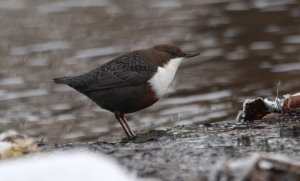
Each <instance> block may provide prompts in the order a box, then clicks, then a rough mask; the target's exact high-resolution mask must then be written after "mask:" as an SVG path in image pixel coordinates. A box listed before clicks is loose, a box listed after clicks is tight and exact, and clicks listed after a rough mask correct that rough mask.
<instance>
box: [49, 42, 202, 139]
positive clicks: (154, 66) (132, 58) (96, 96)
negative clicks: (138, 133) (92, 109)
mask: <svg viewBox="0 0 300 181" xmlns="http://www.w3.org/2000/svg"><path fill="white" fill-rule="evenodd" d="M199 54H200V53H185V52H183V51H182V50H181V49H179V48H178V47H176V46H172V45H156V46H154V47H152V48H148V49H143V50H136V51H133V52H129V53H126V54H124V55H121V56H120V57H118V58H116V59H113V60H111V61H109V62H107V63H105V64H104V65H102V66H100V67H98V68H96V69H94V70H92V71H90V72H87V73H85V74H82V75H78V76H71V77H61V78H55V79H54V82H56V83H62V84H67V85H69V86H70V87H72V88H74V89H75V90H77V91H79V92H80V93H82V94H84V95H86V96H87V97H89V98H90V99H91V100H93V101H94V102H95V103H97V104H98V105H99V106H100V107H101V108H103V109H106V110H108V111H111V112H113V113H114V114H115V116H116V118H117V120H118V121H119V123H120V124H121V126H122V128H123V129H124V131H125V133H126V135H127V137H133V136H135V134H134V133H133V132H132V131H131V129H130V127H129V125H128V123H127V120H126V118H125V116H124V114H127V113H133V112H136V111H139V110H142V109H145V108H147V107H149V106H151V105H152V104H154V103H155V102H157V101H158V100H159V99H160V98H161V97H162V96H163V95H164V94H165V93H166V92H167V89H168V87H169V86H170V84H171V82H172V80H173V79H174V76H175V73H176V71H177V69H178V66H179V65H180V63H181V62H182V60H184V59H186V58H190V57H195V56H198V55H199Z"/></svg>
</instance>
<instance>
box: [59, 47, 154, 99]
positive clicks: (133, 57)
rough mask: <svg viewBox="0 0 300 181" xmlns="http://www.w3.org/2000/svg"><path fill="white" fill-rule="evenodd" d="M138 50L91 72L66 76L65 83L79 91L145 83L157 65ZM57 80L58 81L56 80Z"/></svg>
mask: <svg viewBox="0 0 300 181" xmlns="http://www.w3.org/2000/svg"><path fill="white" fill-rule="evenodd" d="M146 58H147V57H145V55H144V54H143V53H142V52H140V51H136V52H131V53H128V54H125V55H122V56H120V57H118V58H116V59H114V60H112V61H110V62H108V63H106V64H104V65H103V66H101V67H98V68H97V69H95V70H92V71H91V72H88V73H86V74H83V75H79V76H75V77H66V78H62V79H64V81H62V79H61V80H60V83H66V84H68V85H69V86H71V87H73V88H75V89H76V90H78V91H80V92H83V93H84V92H90V91H95V90H103V89H111V88H117V87H124V86H135V85H140V84H143V83H146V82H147V81H148V80H149V79H150V78H151V77H152V76H153V75H154V73H155V72H156V71H157V66H155V65H153V64H151V63H148V62H146V61H145V59H146ZM56 82H59V81H56Z"/></svg>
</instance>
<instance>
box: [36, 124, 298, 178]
mask: <svg viewBox="0 0 300 181" xmlns="http://www.w3.org/2000/svg"><path fill="white" fill-rule="evenodd" d="M299 127H300V124H299V120H298V121H296V122H293V123H289V122H281V123H275V124H266V123H259V124H258V123H253V124H237V123H232V122H225V123H213V124H206V125H191V126H178V127H175V128H173V129H170V130H167V131H162V130H150V131H148V132H145V133H140V134H139V135H138V136H137V137H136V138H134V139H131V140H128V139H125V138H124V139H122V140H114V141H107V142H89V143H69V144H63V145H57V144H47V143H40V148H41V149H42V150H43V151H50V150H70V149H71V150H72V149H78V148H84V149H88V150H91V151H93V152H101V153H105V154H107V155H109V156H111V157H114V158H115V159H117V160H118V162H119V163H120V164H121V165H124V166H126V167H127V168H128V169H130V170H133V171H136V172H137V174H138V176H140V177H152V178H153V177H154V178H159V179H161V180H176V181H180V180H189V181H193V180H208V178H209V176H210V175H211V174H213V173H214V172H216V169H217V168H218V167H220V165H221V164H222V163H224V161H225V160H227V161H228V160H235V159H238V158H243V157H246V156H249V155H251V154H252V153H257V152H267V153H272V154H274V153H281V154H284V155H287V156H288V157H289V158H291V159H293V160H294V161H298V162H299V161H300V159H299V158H300V142H299V141H300V140H299V135H300V130H299Z"/></svg>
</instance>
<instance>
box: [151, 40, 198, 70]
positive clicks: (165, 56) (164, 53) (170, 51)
mask: <svg viewBox="0 0 300 181" xmlns="http://www.w3.org/2000/svg"><path fill="white" fill-rule="evenodd" d="M148 50H150V52H151V54H152V59H153V60H156V62H157V64H158V65H160V66H161V65H163V64H166V63H167V62H168V61H169V60H171V59H174V58H191V57H195V56H198V55H200V53H198V52H193V53H186V52H184V51H182V50H181V49H180V48H178V47H176V46H174V45H168V44H162V45H155V46H154V47H152V48H150V49H148Z"/></svg>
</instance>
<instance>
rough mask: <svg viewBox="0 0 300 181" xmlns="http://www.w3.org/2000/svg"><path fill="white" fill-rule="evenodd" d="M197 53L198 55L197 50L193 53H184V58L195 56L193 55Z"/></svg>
mask: <svg viewBox="0 0 300 181" xmlns="http://www.w3.org/2000/svg"><path fill="white" fill-rule="evenodd" d="M198 55H200V53H198V52H195V53H186V54H185V55H184V58H191V57H195V56H198Z"/></svg>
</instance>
